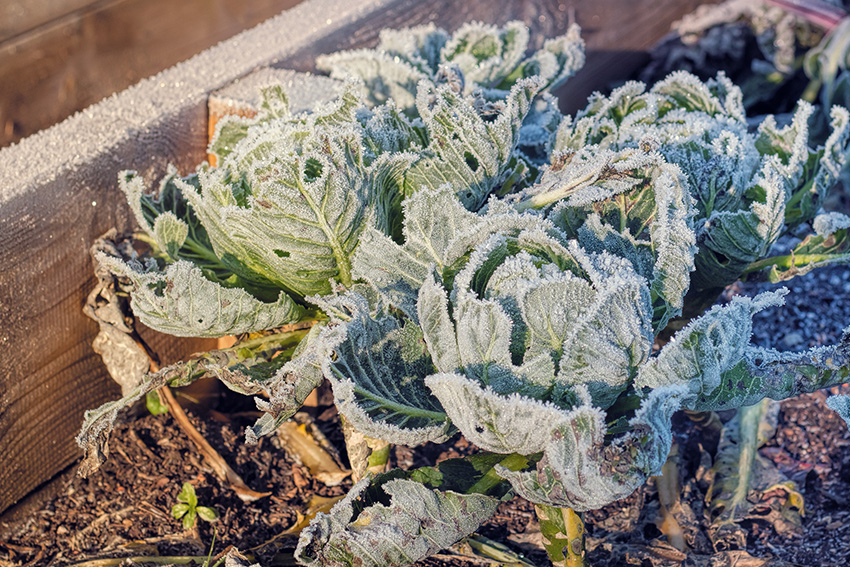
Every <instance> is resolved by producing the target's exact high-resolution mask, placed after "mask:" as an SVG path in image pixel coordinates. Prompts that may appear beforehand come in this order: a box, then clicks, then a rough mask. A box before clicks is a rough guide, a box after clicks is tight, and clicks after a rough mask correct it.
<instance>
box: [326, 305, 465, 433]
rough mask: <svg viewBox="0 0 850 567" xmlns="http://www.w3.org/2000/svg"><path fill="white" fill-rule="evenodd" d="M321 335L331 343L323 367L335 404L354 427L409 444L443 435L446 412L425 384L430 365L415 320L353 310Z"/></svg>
mask: <svg viewBox="0 0 850 567" xmlns="http://www.w3.org/2000/svg"><path fill="white" fill-rule="evenodd" d="M321 338H322V340H325V341H329V343H330V344H334V345H335V347H334V352H335V353H336V358H335V359H333V360H332V359H331V358H330V357H326V358H325V360H324V363H323V372H324V374H325V376H326V377H327V378H328V379H329V380H330V381H331V384H332V385H333V389H334V398H335V402H336V405H337V408H338V409H339V411H340V413H341V414H342V415H344V416H345V418H346V419H347V420H348V421H349V422H350V423H351V424H352V425H353V426H354V427H355V428H356V429H357V430H358V431H360V432H361V433H363V434H365V435H368V436H370V437H374V438H378V439H384V440H386V441H389V442H391V443H397V444H402V445H411V446H413V445H419V444H421V443H425V442H426V441H436V442H442V441H444V440H445V439H446V438H447V434H448V432H449V429H450V424H449V422H448V420H447V418H446V414H445V412H444V410H443V408H442V407H441V406H440V402H439V401H438V400H437V399H436V398H435V397H434V396H433V395H432V394H431V393H430V392H429V391H428V389H427V388H426V387H425V381H424V379H425V377H426V376H427V375H429V374H431V373H432V372H433V371H434V366H433V364H432V362H431V357H430V355H429V354H428V351H427V349H426V346H425V341H424V340H423V337H422V332H421V330H420V329H419V327H418V326H417V325H415V324H414V323H412V322H411V321H407V322H406V323H404V324H402V323H399V321H398V320H397V319H396V318H395V317H392V316H379V317H378V318H377V319H373V318H372V317H370V316H369V314H368V313H364V312H362V311H356V312H354V313H352V318H351V320H350V321H348V322H346V323H340V324H338V325H335V326H332V327H329V328H328V329H327V330H326V331H325V332H324V333H323V334H322V337H321Z"/></svg>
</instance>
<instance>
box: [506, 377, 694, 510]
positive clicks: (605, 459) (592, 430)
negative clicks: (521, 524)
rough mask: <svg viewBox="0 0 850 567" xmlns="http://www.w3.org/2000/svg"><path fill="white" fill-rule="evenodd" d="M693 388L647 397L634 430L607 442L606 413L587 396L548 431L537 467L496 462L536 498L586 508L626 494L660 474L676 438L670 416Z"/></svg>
mask: <svg viewBox="0 0 850 567" xmlns="http://www.w3.org/2000/svg"><path fill="white" fill-rule="evenodd" d="M686 392H687V390H686V389H685V388H684V387H682V386H673V387H665V388H658V389H656V390H653V391H652V393H650V394H649V396H648V397H647V398H646V399H645V400H644V401H643V402H642V405H641V407H640V409H639V410H638V412H637V413H636V414H635V415H634V417H633V418H632V419H631V420H630V421H629V430H628V431H627V432H626V433H625V434H623V435H621V436H619V437H616V438H614V440H613V441H611V442H610V443H606V442H605V433H606V425H605V414H604V412H602V411H601V410H599V409H598V408H594V407H592V406H591V405H590V404H589V403H588V400H587V398H585V400H584V402H583V403H582V404H581V405H579V406H578V407H576V408H574V409H572V410H571V411H569V412H564V416H563V418H562V420H561V421H560V422H558V423H557V424H553V425H554V428H551V429H550V430H549V432H548V434H549V440H548V443H547V445H546V447H545V449H544V452H543V458H542V459H541V460H540V462H539V463H537V470H535V471H509V470H507V469H505V468H504V467H499V466H497V467H496V470H497V471H498V472H499V474H500V475H501V476H502V477H503V478H505V479H506V480H508V481H509V482H510V483H511V485H512V486H513V487H514V490H516V492H517V494H519V495H520V496H522V497H523V498H525V499H527V500H530V501H531V502H534V503H539V504H544V505H547V506H556V507H561V508H572V509H573V510H575V511H578V512H581V511H585V510H595V509H597V508H601V507H603V506H605V505H607V504H609V503H611V502H614V501H616V500H620V499H622V498H625V497H626V496H628V495H629V494H631V493H632V492H634V490H635V489H636V488H638V487H639V486H641V485H642V484H644V483H645V482H646V480H647V478H649V476H652V475H655V474H658V473H659V471H660V469H661V466H662V465H663V464H664V461H665V460H666V458H667V453H668V452H669V450H670V444H671V442H672V439H673V433H672V431H671V423H670V420H671V418H672V416H673V413H675V412H676V411H677V410H678V409H679V408H680V404H681V402H682V398H683V397H684V396H685V394H686Z"/></svg>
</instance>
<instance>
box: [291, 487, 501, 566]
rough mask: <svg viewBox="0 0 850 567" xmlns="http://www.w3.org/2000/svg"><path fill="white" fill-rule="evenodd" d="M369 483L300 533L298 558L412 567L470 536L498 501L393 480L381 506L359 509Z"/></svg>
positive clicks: (334, 563) (312, 561)
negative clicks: (417, 562) (411, 565)
mask: <svg viewBox="0 0 850 567" xmlns="http://www.w3.org/2000/svg"><path fill="white" fill-rule="evenodd" d="M368 488H369V480H368V479H364V480H362V481H360V482H359V483H357V484H356V485H355V486H354V487H353V488H352V489H351V491H350V492H349V493H348V495H347V496H346V497H345V498H344V499H343V500H341V501H340V502H338V503H337V504H336V505H335V506H334V507H333V509H332V510H331V511H330V513H328V514H319V515H317V516H316V518H315V519H314V520H313V521H312V522H310V526H309V527H308V528H306V529H305V530H304V531H302V532H301V537H300V539H299V541H298V548H297V549H296V551H295V556H296V558H297V559H298V560H299V561H300V562H301V563H303V564H304V565H309V566H322V567H343V566H345V567H354V566H355V565H356V566H362V567H392V566H403V565H410V564H412V563H415V562H416V561H418V560H420V559H423V558H425V557H427V556H429V555H431V554H433V553H436V552H437V551H439V550H441V549H444V548H446V547H449V546H450V545H452V544H453V543H455V542H456V541H458V540H459V539H461V538H462V537H464V536H466V535H469V534H470V533H472V531H474V530H475V529H477V528H478V526H479V525H480V524H481V523H482V522H483V521H484V520H486V519H487V518H489V517H490V516H492V515H493V513H494V512H495V511H496V507H497V506H498V505H499V499H498V498H494V497H492V496H485V495H483V494H460V493H457V492H452V491H442V490H435V489H430V488H427V487H425V486H423V485H422V484H420V483H419V482H416V481H413V480H405V479H401V478H399V479H395V480H389V481H386V482H384V483H383V484H382V485H381V486H380V487H379V489H380V490H381V491H382V492H383V493H384V495H383V498H382V500H383V502H380V501H378V502H375V503H372V504H371V505H369V506H367V507H365V508H363V507H362V504H360V503H359V502H358V499H362V497H363V494H364V492H365V491H366V490H367V489H368Z"/></svg>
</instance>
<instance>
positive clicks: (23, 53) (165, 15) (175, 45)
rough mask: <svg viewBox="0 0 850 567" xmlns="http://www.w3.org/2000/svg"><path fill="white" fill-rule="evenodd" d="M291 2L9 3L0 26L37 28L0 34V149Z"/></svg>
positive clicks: (118, 0)
mask: <svg viewBox="0 0 850 567" xmlns="http://www.w3.org/2000/svg"><path fill="white" fill-rule="evenodd" d="M299 1H300V0H252V1H251V2H244V1H242V0H180V1H179V2H174V1H173V0H109V1H100V2H91V1H88V2H85V1H82V0H77V1H74V0H61V1H55V2H54V1H50V2H48V1H47V0H13V1H12V2H11V5H7V6H5V7H4V8H3V9H0V22H3V21H4V20H3V12H8V13H16V14H22V15H20V16H19V18H18V19H19V20H21V21H19V22H18V24H16V25H19V26H25V25H32V24H39V23H43V24H44V25H40V26H38V27H35V28H34V29H30V30H29V31H25V32H24V33H22V34H19V35H16V36H15V37H13V38H11V39H8V40H7V41H5V42H3V41H2V39H3V36H2V31H3V30H2V27H0V147H2V146H5V145H8V144H10V143H12V142H14V141H17V140H19V139H20V138H22V137H24V136H28V135H30V134H32V133H34V132H36V131H38V130H41V129H43V128H46V127H48V126H50V125H52V124H55V123H57V122H59V121H61V120H63V119H64V118H66V117H68V116H70V115H71V114H73V113H74V112H76V111H78V110H82V109H83V108H85V107H87V106H89V105H91V104H93V103H95V102H97V101H98V100H100V99H102V98H103V97H105V96H108V95H110V94H112V93H115V92H118V91H120V90H122V89H124V88H126V87H127V86H129V85H131V84H133V83H135V82H137V81H138V80H140V79H142V78H144V77H147V76H150V75H153V74H154V73H157V72H159V71H161V70H163V69H165V68H167V67H170V66H172V65H174V64H176V63H178V62H180V61H183V60H185V59H188V58H189V57H191V56H193V55H195V54H197V53H200V52H201V51H203V50H204V49H206V48H208V47H210V46H212V45H215V44H216V43H218V42H219V41H222V40H224V39H226V38H228V37H230V36H232V35H234V34H236V33H238V32H240V31H242V30H244V29H247V28H249V27H251V26H253V25H256V24H258V23H260V22H262V21H263V20H265V19H267V18H269V17H271V16H274V15H275V14H278V13H280V12H281V11H282V10H285V9H287V8H291V7H292V6H294V5H295V4H297V3H298V2H299ZM0 4H3V2H0ZM21 5H24V7H23V8H22V6H21ZM51 9H52V10H55V12H54V13H55V14H56V15H57V16H58V17H57V18H53V19H51V18H50V17H49V10H51ZM3 25H4V24H0V26H3ZM8 25H15V24H13V23H8Z"/></svg>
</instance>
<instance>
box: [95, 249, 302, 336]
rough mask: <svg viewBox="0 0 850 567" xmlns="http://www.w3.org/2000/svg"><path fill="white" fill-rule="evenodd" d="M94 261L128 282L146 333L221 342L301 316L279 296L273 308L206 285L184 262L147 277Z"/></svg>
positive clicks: (111, 261)
mask: <svg viewBox="0 0 850 567" xmlns="http://www.w3.org/2000/svg"><path fill="white" fill-rule="evenodd" d="M98 261H99V262H101V263H103V264H104V265H105V266H107V267H108V268H109V269H110V270H111V271H112V272H113V273H116V274H118V275H121V276H125V277H128V278H130V279H131V280H132V281H133V285H134V287H135V289H134V291H133V293H132V301H131V305H132V308H133V312H134V313H135V314H136V316H137V317H138V318H139V319H140V320H141V321H142V322H143V323H144V324H145V325H147V326H148V327H150V328H152V329H155V330H157V331H160V332H163V333H168V334H170V335H175V336H178V337H221V336H224V335H235V334H239V333H249V332H254V331H264V330H266V329H272V328H274V327H279V326H281V325H285V324H287V323H292V322H294V321H297V320H299V319H300V318H301V316H302V315H303V314H304V310H303V308H302V307H300V306H299V305H297V304H296V303H295V302H294V301H293V300H292V298H290V297H289V296H288V295H286V294H285V293H284V292H280V295H279V297H278V300H277V301H276V302H275V303H264V302H262V301H260V300H258V299H256V298H254V297H253V296H252V295H250V294H248V293H247V292H245V291H244V290H242V289H239V288H225V287H222V286H221V285H220V284H218V283H215V282H212V281H210V280H208V279H206V278H205V277H204V275H203V273H202V272H201V269H200V268H198V267H197V266H195V265H193V264H191V263H189V262H186V261H183V260H180V261H178V262H175V263H173V264H169V265H168V266H166V267H165V269H164V270H162V271H160V270H157V269H149V270H147V271H146V270H144V269H142V267H141V266H140V265H137V266H132V265H130V264H127V263H124V262H123V261H121V260H119V259H117V258H112V257H109V256H106V255H99V256H98Z"/></svg>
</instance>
